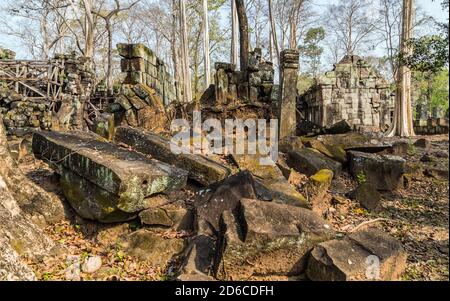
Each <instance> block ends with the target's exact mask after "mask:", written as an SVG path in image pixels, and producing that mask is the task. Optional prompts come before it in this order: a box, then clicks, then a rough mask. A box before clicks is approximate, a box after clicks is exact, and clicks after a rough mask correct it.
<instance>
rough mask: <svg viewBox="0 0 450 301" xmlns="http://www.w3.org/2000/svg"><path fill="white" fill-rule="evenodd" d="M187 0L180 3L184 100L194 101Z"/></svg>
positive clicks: (180, 0)
mask: <svg viewBox="0 0 450 301" xmlns="http://www.w3.org/2000/svg"><path fill="white" fill-rule="evenodd" d="M185 1H186V0H179V5H180V23H181V24H180V25H181V26H180V27H181V51H182V57H183V86H184V91H183V92H184V94H183V101H184V102H185V103H189V102H191V101H192V87H191V74H190V70H189V68H190V60H189V48H188V47H189V46H188V34H187V22H186V2H185Z"/></svg>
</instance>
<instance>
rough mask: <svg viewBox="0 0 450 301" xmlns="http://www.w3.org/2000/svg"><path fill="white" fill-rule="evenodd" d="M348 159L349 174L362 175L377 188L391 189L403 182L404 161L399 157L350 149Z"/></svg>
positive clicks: (398, 186)
mask: <svg viewBox="0 0 450 301" xmlns="http://www.w3.org/2000/svg"><path fill="white" fill-rule="evenodd" d="M349 161H350V172H351V174H352V175H353V176H354V177H357V176H358V175H364V177H365V178H366V180H367V182H369V183H370V184H372V185H374V187H376V188H377V189H378V190H389V191H392V190H395V189H397V188H400V187H401V186H402V184H403V174H404V173H405V172H406V161H405V159H403V158H401V157H397V156H391V155H376V154H369V153H363V152H356V151H350V152H349Z"/></svg>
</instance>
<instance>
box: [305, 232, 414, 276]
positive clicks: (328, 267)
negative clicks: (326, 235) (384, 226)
mask: <svg viewBox="0 0 450 301" xmlns="http://www.w3.org/2000/svg"><path fill="white" fill-rule="evenodd" d="M406 259H407V254H406V252H405V250H404V249H403V247H402V245H401V244H400V242H399V241H397V240H396V239H395V238H393V237H391V236H389V235H388V234H386V233H384V232H382V231H381V230H378V229H369V230H366V231H360V232H357V233H353V234H350V235H349V236H347V237H346V238H344V239H343V240H332V241H327V242H324V243H321V244H320V245H318V246H317V247H315V248H314V250H313V251H312V252H311V256H310V259H309V261H308V268H307V275H308V278H309V279H311V280H313V281H357V280H359V281H361V280H384V281H392V280H398V279H399V277H400V275H401V274H402V272H403V271H404V269H405V268H406Z"/></svg>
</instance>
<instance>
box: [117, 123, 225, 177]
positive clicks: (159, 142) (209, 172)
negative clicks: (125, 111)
mask: <svg viewBox="0 0 450 301" xmlns="http://www.w3.org/2000/svg"><path fill="white" fill-rule="evenodd" d="M114 139H115V141H116V142H121V143H125V144H127V145H129V146H131V147H132V148H133V149H135V150H137V151H139V152H141V153H144V154H147V155H151V156H152V157H154V158H156V159H158V160H161V161H163V162H166V163H168V164H171V165H175V166H177V167H179V168H182V169H184V170H187V171H189V177H190V178H192V179H194V180H195V181H197V182H199V183H201V184H203V185H209V184H212V183H215V182H218V181H221V180H223V179H225V178H226V177H227V176H228V175H229V174H230V170H229V169H228V168H227V167H225V166H223V165H221V164H219V163H217V162H216V161H214V160H212V159H210V158H208V157H205V156H202V155H193V154H174V153H173V152H172V150H171V148H170V144H171V142H170V140H168V139H165V138H163V137H161V136H159V135H156V134H152V133H144V132H142V131H140V130H137V129H133V128H129V127H118V128H117V129H116V133H115V138H114Z"/></svg>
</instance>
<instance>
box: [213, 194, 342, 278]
mask: <svg viewBox="0 0 450 301" xmlns="http://www.w3.org/2000/svg"><path fill="white" fill-rule="evenodd" d="M333 235H334V231H333V230H332V229H331V225H329V224H327V222H325V221H324V220H323V219H322V218H320V217H319V216H318V215H317V214H315V213H313V212H312V211H311V210H308V209H305V208H299V207H294V206H289V205H282V204H275V203H268V202H261V201H257V200H249V199H243V200H241V201H240V204H239V206H238V207H237V208H236V210H235V211H231V210H229V211H225V212H224V213H223V215H222V220H221V232H220V237H219V251H220V252H221V253H222V255H221V257H219V258H218V260H217V261H216V264H215V266H216V278H217V279H220V280H235V281H236V280H248V279H251V277H252V276H261V275H264V276H269V275H278V276H280V275H284V276H291V275H299V274H301V273H302V272H303V271H304V269H305V268H306V260H307V254H308V253H309V251H310V250H311V249H312V248H314V246H316V245H317V244H319V243H321V242H323V241H326V240H329V239H331V238H332V237H333Z"/></svg>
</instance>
